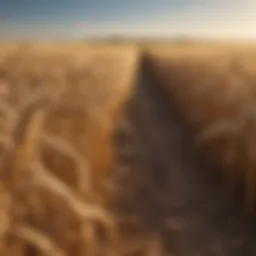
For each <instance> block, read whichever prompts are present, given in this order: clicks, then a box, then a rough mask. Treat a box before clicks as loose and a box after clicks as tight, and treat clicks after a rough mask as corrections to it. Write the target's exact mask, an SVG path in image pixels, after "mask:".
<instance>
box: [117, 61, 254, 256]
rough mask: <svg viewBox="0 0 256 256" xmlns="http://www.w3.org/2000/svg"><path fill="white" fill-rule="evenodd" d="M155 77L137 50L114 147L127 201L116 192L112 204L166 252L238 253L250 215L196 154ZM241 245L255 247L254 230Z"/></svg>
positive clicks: (182, 255)
mask: <svg viewBox="0 0 256 256" xmlns="http://www.w3.org/2000/svg"><path fill="white" fill-rule="evenodd" d="M158 81H159V80H158V78H157V77H156V76H155V74H154V70H153V69H151V65H150V59H149V58H148V57H143V58H142V61H141V70H140V72H139V76H138V84H137V87H136V91H135V92H134V97H133V99H132V100H131V102H130V104H129V106H128V107H127V116H126V122H128V125H127V124H126V128H127V127H128V126H129V129H128V130H129V131H132V132H130V133H132V135H131V134H130V135H129V136H130V137H129V136H128V137H127V138H126V139H125V132H124V130H123V131H122V132H124V134H123V136H120V137H119V141H118V143H119V147H120V148H119V150H117V151H118V152H119V155H118V156H117V164H118V165H119V167H120V166H123V167H124V166H126V167H127V168H126V169H128V170H129V171H128V174H127V173H126V176H125V178H124V179H123V180H124V181H125V182H124V183H123V184H122V185H121V192H122V191H124V195H125V194H126V193H128V191H131V190H133V191H132V192H133V194H132V197H133V199H131V201H133V203H132V205H131V204H130V205H129V204H128V203H127V202H126V200H125V199H123V198H122V197H121V199H120V201H119V202H118V207H119V210H123V211H124V212H126V213H128V211H130V212H131V213H133V214H136V215H137V216H139V219H140V222H142V223H143V229H144V230H146V232H147V233H150V234H158V235H160V236H161V239H162V241H164V245H165V249H166V252H167V255H176V256H200V255H202V256H218V255H227V256H229V255H230V256H233V255H238V254H239V251H240V250H241V248H242V246H243V245H244V241H245V239H247V236H248V234H250V228H251V227H250V225H251V223H250V222H249V220H246V218H243V217H242V216H241V214H239V208H240V206H239V203H238V202H237V201H238V199H237V198H234V196H232V195H231V194H230V193H228V191H227V188H225V185H224V184H223V183H222V180H221V178H220V177H218V175H217V173H218V172H217V171H216V170H212V169H213V167H211V166H210V165H209V164H208V163H204V162H203V160H202V159H200V155H199V153H197V152H196V150H195V148H193V135H192V133H191V130H190V129H189V127H188V126H187V125H186V124H185V122H184V120H182V118H181V117H180V115H179V113H178V111H177V110H176V109H175V106H174V105H173V104H172V102H171V101H170V99H169V98H167V95H166V93H165V91H164V89H163V87H162V86H161V84H159V82H158ZM120 134H121V133H120ZM120 134H119V135H120ZM121 140H122V141H121ZM129 166H130V168H128V167H129ZM123 169H125V168H123ZM128 180H130V181H131V182H130V183H129V182H128ZM120 194H121V193H120ZM134 200H135V202H134ZM127 205H129V206H127ZM129 207H130V208H129ZM240 212H241V211H240ZM251 235H252V234H251ZM251 238H252V237H250V239H251ZM246 246H249V247H248V248H247V251H246V252H245V251H243V252H242V254H241V255H246V256H247V255H248V256H250V255H255V254H256V237H255V238H254V239H253V240H252V241H250V242H249V243H248V245H246ZM172 253H173V254H172ZM159 256H160V255H159Z"/></svg>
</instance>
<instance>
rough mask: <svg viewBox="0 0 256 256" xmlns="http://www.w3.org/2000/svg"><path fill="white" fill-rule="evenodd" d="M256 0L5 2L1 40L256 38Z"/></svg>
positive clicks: (0, 5)
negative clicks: (119, 37)
mask: <svg viewBox="0 0 256 256" xmlns="http://www.w3.org/2000/svg"><path fill="white" fill-rule="evenodd" d="M255 13H256V1H254V0H215V1H214V0H176V1H174V0H169V1H168V0H130V1H124V0H93V1H89V0H72V1H71V0H22V1H21V0H2V1H0V35H1V38H2V39H5V38H10V39H26V38H46V39H47V38H51V39H54V38H56V39H57V38H85V37H88V36H89V37H90V36H107V35H118V36H128V37H129V36H154V37H158V36H159V37H170V36H176V35H178V36H179V35H183V36H199V37H217V38H218V37H220V38H221V37H225V38H256V26H255V24H256V15H255Z"/></svg>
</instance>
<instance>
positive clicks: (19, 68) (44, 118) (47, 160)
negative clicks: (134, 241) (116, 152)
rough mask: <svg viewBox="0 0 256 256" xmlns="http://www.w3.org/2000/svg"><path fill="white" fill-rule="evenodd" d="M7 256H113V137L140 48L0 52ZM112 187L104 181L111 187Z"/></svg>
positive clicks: (43, 48) (3, 243) (4, 248)
mask: <svg viewBox="0 0 256 256" xmlns="http://www.w3.org/2000/svg"><path fill="white" fill-rule="evenodd" d="M0 49H1V50H0V55H1V62H0V90H1V92H0V93H1V102H0V105H1V238H0V240H1V245H0V251H1V252H0V254H1V255H10V256H11V255H34V254H36V255H116V253H117V252H116V247H117V245H118V244H117V241H116V230H115V221H114V220H113V217H112V216H111V213H110V212H108V211H107V209H105V206H104V205H105V203H106V198H107V196H105V195H106V193H107V187H108V186H107V178H108V176H109V172H110V170H111V164H112V162H113V157H114V156H113V149H112V145H111V143H110V139H111V134H112V133H113V131H114V129H115V125H116V123H117V122H118V120H119V119H120V116H121V112H122V106H123V105H124V104H125V102H126V101H127V100H128V98H129V94H130V91H131V90H132V84H133V83H132V81H133V80H134V77H135V72H136V61H137V53H136V49H135V48H134V47H123V48H118V47H111V46H110V47H105V46H101V47H93V46H90V47H88V46H83V45H72V46H70V45H64V46H56V45H47V44H42V45H39V44H36V45H30V44H28V45H27V44H25V45H12V46H9V47H8V46H4V45H1V47H0ZM104 183H106V184H104Z"/></svg>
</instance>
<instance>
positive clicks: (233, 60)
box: [151, 45, 256, 208]
mask: <svg viewBox="0 0 256 256" xmlns="http://www.w3.org/2000/svg"><path fill="white" fill-rule="evenodd" d="M151 63H152V65H153V66H154V69H155V71H156V72H157V73H158V77H159V79H160V80H161V82H162V84H163V85H164V86H165V88H166V89H167V91H169V92H170V97H171V98H172V99H173V100H174V101H175V102H176V104H177V105H178V106H179V109H180V110H181V112H182V114H183V115H184V116H185V118H186V120H187V121H188V122H189V124H190V125H191V127H192V128H193V129H194V130H195V133H196V135H197V137H198V139H197V143H198V145H199V146H200V147H201V148H202V150H203V152H204V153H205V155H206V156H207V157H208V160H209V161H210V162H211V163H212V164H213V165H215V164H217V165H219V166H222V169H223V172H224V176H225V177H226V178H227V180H228V183H229V184H231V186H232V187H233V186H234V185H235V184H237V182H238V183H239V182H241V181H243V183H244V188H245V196H246V200H247V202H246V204H247V206H248V207H250V208H251V207H252V205H255V202H256V172H255V167H256V162H255V159H256V157H255V151H256V148H255V142H256V141H255V139H256V137H255V106H256V105H255V99H256V98H255V96H256V90H255V84H256V76H255V71H256V49H255V47H254V48H253V47H247V48H246V47H245V46H240V47H239V46H228V45H226V46H220V45H219V46H215V47H212V46H206V47H201V49H200V48H199V47H196V46H194V47H192V46H185V47H183V48H182V47H178V46H177V47H176V48H175V47H173V48H172V49H171V48H169V50H168V48H167V49H162V50H159V49H151Z"/></svg>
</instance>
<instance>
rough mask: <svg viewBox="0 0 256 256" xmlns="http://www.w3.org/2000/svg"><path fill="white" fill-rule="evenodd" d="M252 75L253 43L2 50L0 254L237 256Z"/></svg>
mask: <svg viewBox="0 0 256 256" xmlns="http://www.w3.org/2000/svg"><path fill="white" fill-rule="evenodd" d="M255 74H256V46H255V45H254V44H245V43H244V44H238V43H237V44H234V43H233V44H232V43H229V42H227V43H199V42H198V43H185V44H184V43H183V44H181V43H178V44H174V43H166V44H164V43H163V44H154V43H150V42H149V43H145V44H136V43H133V44H132V43H119V44H103V43H99V44H82V43H56V44H54V43H52V44H50V43H41V42H40V43H39V42H38V43H29V42H26V43H20V44H19V43H10V44H4V43H1V44H0V119H1V122H0V132H1V133H0V150H1V151H0V152H1V153H0V204H1V208H0V216H1V218H0V221H1V223H0V255H6V256H16V255H19V256H28V255H29V256H34V255H36V256H37V255H40V256H41V255H47V256H48V255H49V256H50V255H51V256H55V255H57V256H58V255H59V256H65V255H67V256H68V255H77V256H82V255H88V256H99V255H104V256H105V255H106V256H108V255H109V256H112V255H116V256H119V255H120V256H121V255H122V256H123V255H124V256H153V255H157V256H161V255H181V256H187V255H188V256H194V255H195V256H197V255H233V254H232V253H233V252H234V251H238V250H239V249H240V247H239V246H240V244H241V243H242V241H243V239H244V238H243V237H244V234H245V230H247V229H246V227H247V225H248V224H247V219H245V218H244V217H241V209H242V210H243V209H245V212H246V213H247V214H248V213H250V214H251V213H253V214H254V212H255V211H254V206H255V202H256V200H255V199H256V196H255V195H256V184H255V183H256V173H255V167H256V160H255V159H256V158H255V149H256V148H255V145H256V143H255V142H256V136H255V106H256V105H255V99H256V87H255V85H256V75H255ZM240 186H241V187H242V192H241V191H240V190H238V192H237V187H238V188H239V189H240ZM234 191H235V192H234ZM233 192H234V193H233ZM236 193H238V194H239V198H240V201H241V198H243V199H242V205H241V204H239V203H241V202H240V201H239V200H238V199H237V196H236ZM241 195H242V196H241ZM238 201H239V202H238ZM216 230H217V232H216ZM237 241H239V243H238V242H237ZM253 252H255V250H254V249H252V253H253ZM252 255H254V254H252Z"/></svg>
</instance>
